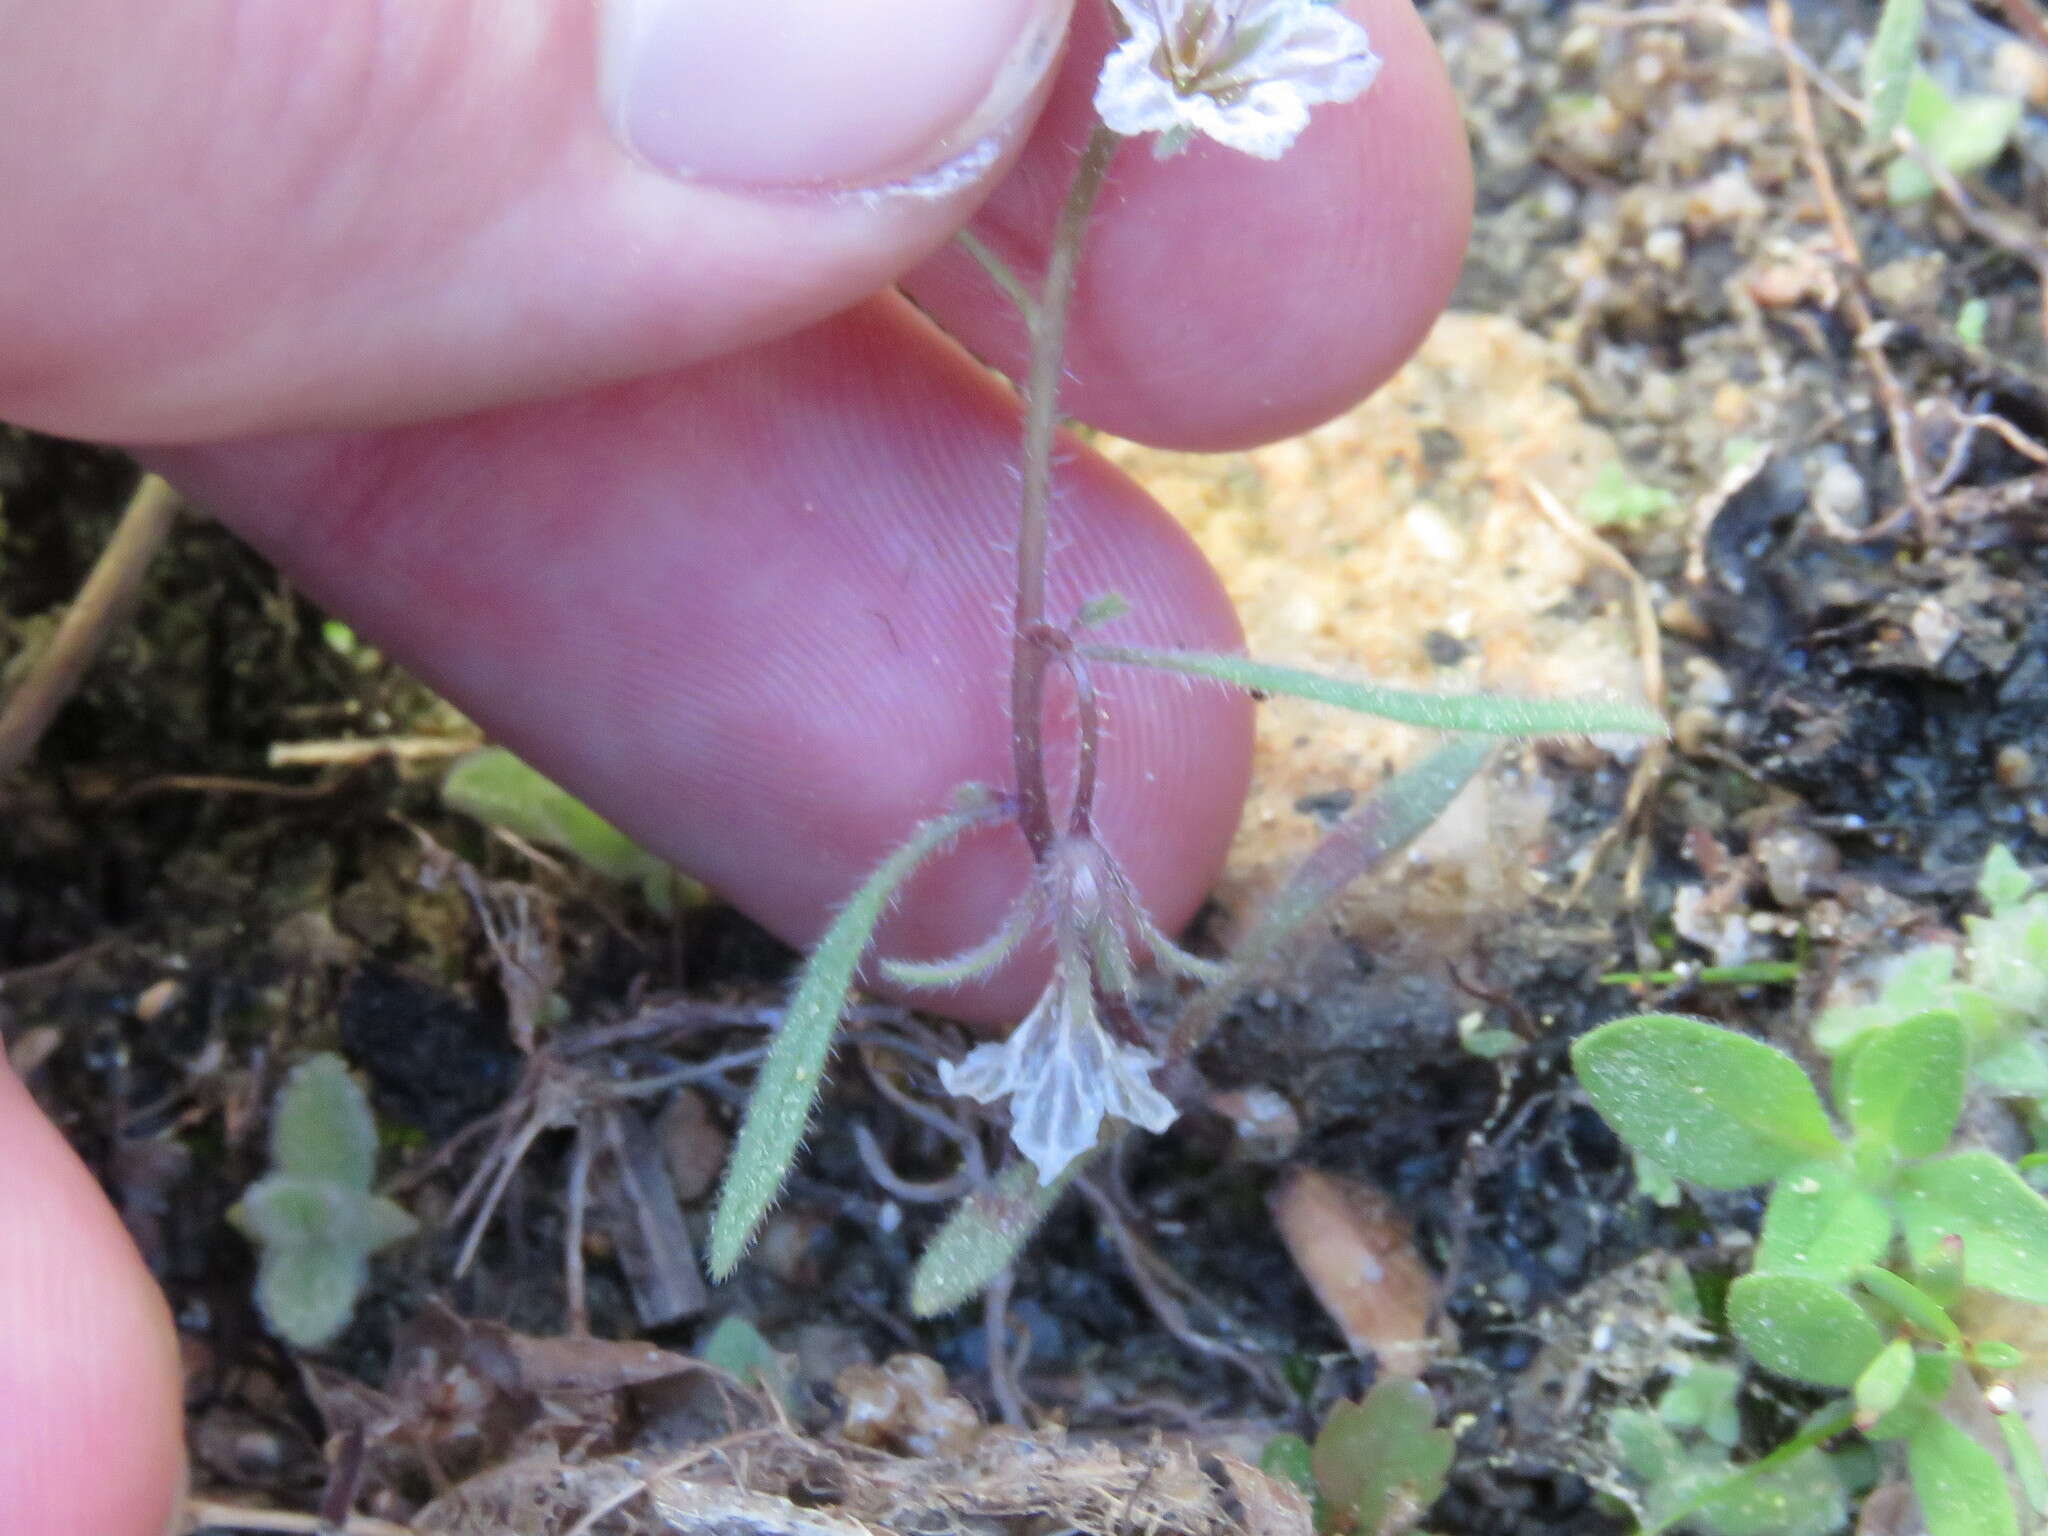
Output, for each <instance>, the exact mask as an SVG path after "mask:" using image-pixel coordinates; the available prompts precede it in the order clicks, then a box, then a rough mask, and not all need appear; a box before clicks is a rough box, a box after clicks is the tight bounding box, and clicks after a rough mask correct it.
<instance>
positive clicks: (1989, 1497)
mask: <svg viewBox="0 0 2048 1536" xmlns="http://www.w3.org/2000/svg"><path fill="white" fill-rule="evenodd" d="M1906 1471H1907V1474H1908V1475H1909V1476H1910V1477H1911V1478H1912V1480H1913V1492H1914V1494H1915V1495H1917V1496H1918V1498H1919V1500H1920V1517H1921V1519H1922V1520H1924V1521H1925V1522H1926V1524H1927V1536H2019V1516H2018V1514H2017V1512H2016V1511H2015V1510H2014V1509H2013V1507H2012V1495H2011V1494H2010V1493H2008V1492H2007V1491H2006V1486H2005V1472H2004V1469H2003V1468H2001V1467H2000V1466H1999V1465H1998V1458H1997V1457H1995V1456H1993V1455H1992V1454H1991V1453H1990V1452H1989V1451H1987V1450H1986V1449H1984V1447H1983V1446H1981V1445H1979V1444H1978V1443H1977V1442H1976V1441H1975V1440H1972V1439H1971V1438H1970V1437H1969V1436H1968V1435H1967V1434H1965V1433H1964V1432H1963V1431H1962V1430H1960V1429H1958V1428H1956V1426H1955V1425H1953V1424H1951V1423H1950V1422H1949V1421H1948V1420H1947V1419H1946V1418H1944V1417H1942V1416H1941V1415H1940V1414H1938V1413H1930V1414H1928V1415H1927V1416H1926V1417H1925V1418H1924V1419H1922V1420H1921V1421H1920V1423H1919V1424H1918V1425H1917V1426H1916V1427H1915V1428H1914V1430H1913V1433H1912V1434H1910V1435H1909V1436H1907V1437H1906Z"/></svg>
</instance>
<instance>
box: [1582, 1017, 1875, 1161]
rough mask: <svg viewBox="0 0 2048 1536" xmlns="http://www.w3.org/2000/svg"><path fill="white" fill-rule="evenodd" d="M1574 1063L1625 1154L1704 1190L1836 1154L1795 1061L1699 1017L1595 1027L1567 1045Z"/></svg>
mask: <svg viewBox="0 0 2048 1536" xmlns="http://www.w3.org/2000/svg"><path fill="white" fill-rule="evenodd" d="M1572 1065H1573V1068H1574V1070H1576V1071H1577V1073H1578V1075H1579V1081H1580V1082H1581V1083H1583V1084H1584V1085H1585V1087H1586V1092H1587V1093H1588V1094H1590V1095H1591V1096H1592V1099H1593V1104H1594V1107H1595V1108H1596V1109H1598V1110H1599V1111H1600V1113H1601V1114H1602V1115H1603V1116H1605V1117H1606V1119H1607V1122H1608V1123H1609V1124H1610V1125H1612V1126H1613V1127H1614V1128H1615V1130H1616V1131H1618V1132H1619V1133H1620V1135H1621V1138H1622V1139H1623V1140H1624V1141H1626V1142H1627V1143H1628V1144H1629V1145H1630V1147H1632V1148H1634V1149H1635V1150H1636V1151H1637V1152H1639V1153H1641V1154H1642V1155H1643V1156H1646V1157H1649V1158H1652V1159H1655V1160H1656V1161H1658V1162H1660V1163H1663V1164H1664V1165H1665V1166H1666V1167H1668V1168H1670V1169H1672V1170H1673V1171H1674V1172H1676V1173H1677V1174H1678V1175H1679V1176H1680V1177H1681V1178H1685V1179H1690V1180H1692V1181H1693V1182H1694V1183H1696V1184H1704V1185H1706V1186H1707V1187H1708V1188H1710V1189H1742V1188H1744V1187H1746V1186H1748V1185H1751V1184H1762V1183H1766V1182H1768V1181H1770V1180H1772V1179H1775V1178H1778V1177H1779V1176H1780V1175H1782V1174H1785V1173H1789V1172H1791V1171H1792V1170H1793V1169H1795V1168H1798V1167H1800V1166H1801V1165H1803V1164H1807V1163H1811V1162H1814V1161H1818V1160H1820V1159H1824V1158H1833V1157H1839V1156H1840V1155H1841V1152H1842V1147H1841V1144H1840V1143H1839V1142H1838V1141H1836V1139H1835V1134H1834V1132H1833V1131H1832V1130H1831V1129H1829V1127H1828V1117H1827V1112H1826V1111H1825V1110H1823V1109H1822V1108H1821V1102H1820V1095H1819V1094H1817V1093H1815V1092H1814V1089H1813V1084H1812V1083H1811V1082H1809V1081H1808V1080H1807V1077H1806V1074H1805V1073H1804V1072H1802V1071H1801V1070H1800V1069H1799V1064H1798V1063H1797V1062H1795V1061H1793V1060H1792V1058H1791V1057H1789V1056H1787V1055H1786V1054H1785V1053H1784V1052H1782V1051H1778V1050H1773V1049H1772V1048H1771V1047H1770V1046H1768V1045H1765V1044H1763V1042H1761V1041H1758V1040H1752V1039H1750V1038H1749V1037H1748V1036H1747V1035H1738V1034H1736V1033H1735V1032H1734V1031H1733V1030H1728V1029H1721V1028H1718V1027H1717V1026H1715V1025H1712V1024H1708V1023H1705V1022H1703V1021H1701V1020H1699V1019H1688V1018H1681V1017H1679V1016H1678V1015H1676V1014H1665V1013H1646V1014H1639V1015H1637V1016H1636V1017H1634V1018H1628V1019H1618V1020H1616V1021H1615V1022H1614V1023H1612V1024H1603V1025H1601V1026H1600V1028H1598V1029H1596V1030H1594V1031H1593V1032H1592V1033H1590V1034H1588V1035H1586V1036H1584V1037H1583V1038H1581V1039H1580V1040H1579V1041H1578V1043H1577V1044H1575V1045H1574V1046H1573V1047H1572Z"/></svg>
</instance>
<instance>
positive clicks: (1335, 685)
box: [1081, 645, 1666, 736]
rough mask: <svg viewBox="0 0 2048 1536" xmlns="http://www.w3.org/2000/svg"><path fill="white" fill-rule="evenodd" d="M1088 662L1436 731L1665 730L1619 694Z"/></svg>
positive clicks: (1167, 661) (1217, 659)
mask: <svg viewBox="0 0 2048 1536" xmlns="http://www.w3.org/2000/svg"><path fill="white" fill-rule="evenodd" d="M1081 651H1082V654H1083V655H1085V656H1087V657H1088V658H1089V659H1090V660H1091V661H1110V662H1122V663H1125V664H1127V665H1129V666H1134V667H1157V668H1159V669H1160V670H1161V671H1165V672H1180V673H1185V674H1186V675H1187V676H1190V677H1206V678H1209V679H1211V680H1213V681H1215V682H1219V683H1229V684H1230V685H1231V686H1233V687H1236V688H1242V689H1244V690H1246V691H1247V692H1251V693H1284V694H1290V695H1292V696H1293V697H1295V698H1300V699H1307V700H1309V701H1310V702H1312V703H1316V704H1331V705H1335V706H1336V707H1337V708H1339V709H1349V710H1356V711H1357V712H1358V713H1360V714H1365V715H1377V716H1379V717H1380V718H1381V719H1382V720H1398V721H1400V722H1401V723H1402V724H1404V725H1421V726H1427V727H1429V728H1431V729H1433V730H1439V731H1467V732H1472V733H1475V734H1478V735H1485V736H1591V735H1602V734H1606V733H1609V732H1612V733H1615V734H1618V735H1628V736H1662V735H1664V734H1665V729H1666V728H1665V725H1664V717H1663V716H1661V715H1659V714H1658V713H1657V712H1656V711H1655V710H1654V709H1651V708H1649V707H1648V706H1647V705H1643V704H1631V703H1629V702H1628V701H1626V700H1624V699H1588V698H1579V699H1513V698H1503V697H1500V696H1499V695H1494V694H1483V693H1423V692H1417V691H1415V690H1413V689H1407V688H1386V687H1382V686H1380V685H1379V684H1377V683H1357V682H1350V681H1347V680H1346V679H1343V678H1337V677H1325V676H1323V675H1322V674H1321V673H1319V672H1307V671H1304V670H1302V669H1301V668H1299V667H1282V666H1276V665H1274V664H1273V663H1271V662H1264V661H1253V660H1251V659H1250V658H1249V657H1245V656H1226V655H1222V654H1220V653H1216V652H1210V651H1163V650H1152V649H1149V648H1147V647H1144V646H1129V645H1084V646H1082V647H1081Z"/></svg>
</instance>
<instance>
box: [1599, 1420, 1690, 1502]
mask: <svg viewBox="0 0 2048 1536" xmlns="http://www.w3.org/2000/svg"><path fill="white" fill-rule="evenodd" d="M1607 1439H1608V1443H1609V1444H1611V1445H1612V1446H1613V1447H1614V1454H1615V1456H1616V1458H1617V1459H1618V1460H1619V1461H1620V1462H1621V1465H1622V1468H1623V1469H1624V1470H1625V1471H1626V1472H1627V1473H1628V1474H1629V1476H1630V1477H1632V1478H1634V1479H1635V1480H1636V1481H1637V1482H1639V1483H1642V1484H1644V1485H1646V1486H1647V1487H1649V1488H1650V1489H1652V1490H1653V1491H1654V1490H1656V1489H1659V1488H1660V1487H1662V1486H1664V1485H1667V1484H1669V1483H1670V1482H1671V1481H1672V1479H1673V1478H1675V1477H1676V1476H1677V1475H1678V1473H1679V1470H1680V1469H1681V1467H1682V1466H1683V1464H1684V1461H1685V1450H1684V1448H1683V1447H1682V1446H1680V1445H1679V1443H1678V1436H1676V1435H1674V1434H1673V1433H1672V1432H1671V1430H1670V1429H1669V1427H1667V1426H1666V1425H1665V1424H1664V1423H1663V1422H1662V1420H1660V1419H1659V1417H1658V1416H1657V1415H1656V1414H1654V1413H1650V1412H1647V1411H1646V1410H1644V1409H1641V1408H1617V1409H1615V1410H1614V1411H1613V1412H1612V1413H1610V1414H1608V1415H1607Z"/></svg>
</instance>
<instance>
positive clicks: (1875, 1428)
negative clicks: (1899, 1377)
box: [1857, 1351, 1956, 1440]
mask: <svg viewBox="0 0 2048 1536" xmlns="http://www.w3.org/2000/svg"><path fill="white" fill-rule="evenodd" d="M1955 1379H1956V1357H1955V1356H1954V1355H1951V1354H1933V1353H1930V1352H1927V1351H1922V1352H1921V1353H1919V1354H1916V1355H1915V1356H1914V1357H1913V1381H1912V1385H1910V1386H1908V1387H1907V1388H1906V1395H1905V1397H1904V1398H1902V1399H1901V1400H1900V1402H1899V1405H1898V1407H1896V1408H1894V1409H1892V1411H1891V1412H1889V1413H1887V1414H1884V1415H1882V1416H1880V1417H1879V1419H1878V1420H1877V1422H1876V1423H1875V1424H1859V1425H1858V1426H1857V1428H1859V1429H1861V1430H1862V1431H1863V1436H1864V1438H1865V1439H1867V1440H1904V1439H1905V1438H1907V1437H1908V1436H1909V1435H1912V1434H1914V1433H1915V1432H1917V1431H1918V1430H1919V1428H1920V1424H1921V1421H1922V1420H1924V1419H1927V1418H1931V1417H1934V1416H1936V1415H1938V1414H1939V1413H1940V1412H1941V1405H1942V1403H1943V1402H1944V1401H1945V1400H1946V1399H1947V1397H1948V1394H1949V1389H1950V1388H1951V1387H1952V1386H1953V1385H1954V1384H1955Z"/></svg>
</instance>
